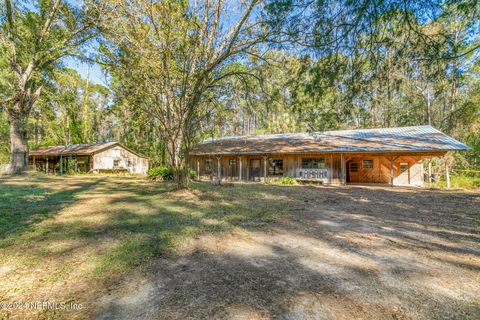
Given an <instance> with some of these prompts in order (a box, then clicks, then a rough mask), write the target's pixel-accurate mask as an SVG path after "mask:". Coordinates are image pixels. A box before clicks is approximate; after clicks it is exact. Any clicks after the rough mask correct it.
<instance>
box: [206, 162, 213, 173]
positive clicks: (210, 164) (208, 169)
mask: <svg viewBox="0 0 480 320" xmlns="http://www.w3.org/2000/svg"><path fill="white" fill-rule="evenodd" d="M212 173H213V161H212V159H205V174H212Z"/></svg>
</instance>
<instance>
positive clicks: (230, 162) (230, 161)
mask: <svg viewBox="0 0 480 320" xmlns="http://www.w3.org/2000/svg"><path fill="white" fill-rule="evenodd" d="M228 164H229V165H231V166H235V165H237V159H230V160H229V161H228Z"/></svg>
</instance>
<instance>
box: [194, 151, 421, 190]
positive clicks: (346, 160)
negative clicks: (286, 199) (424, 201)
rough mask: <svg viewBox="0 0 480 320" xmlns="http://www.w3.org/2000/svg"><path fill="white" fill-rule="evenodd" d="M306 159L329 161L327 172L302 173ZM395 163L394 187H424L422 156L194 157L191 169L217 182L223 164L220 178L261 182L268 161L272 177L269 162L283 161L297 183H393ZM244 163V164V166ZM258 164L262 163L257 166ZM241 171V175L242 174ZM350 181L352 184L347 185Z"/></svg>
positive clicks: (320, 154)
mask: <svg viewBox="0 0 480 320" xmlns="http://www.w3.org/2000/svg"><path fill="white" fill-rule="evenodd" d="M304 158H323V159H325V170H324V169H318V170H315V169H313V170H312V169H308V170H305V169H302V159H304ZM391 158H392V159H393V173H394V179H393V184H394V185H414V186H422V185H423V165H422V159H423V157H422V156H420V155H410V156H409V155H392V154H382V155H375V154H365V155H359V154H338V153H330V154H328V153H327V154H326V153H308V154H270V155H268V157H265V156H261V155H242V156H235V155H223V156H220V157H216V156H191V157H190V158H189V166H190V167H191V168H192V169H193V170H195V171H197V172H198V171H199V177H200V179H214V178H216V177H217V176H218V167H219V163H220V177H221V179H222V180H227V181H238V180H240V177H241V180H243V181H261V180H263V178H264V177H265V161H267V177H268V159H282V160H283V176H290V177H294V178H297V179H299V178H300V179H301V178H304V179H308V180H315V179H311V174H312V172H311V171H314V172H313V176H315V174H318V175H319V176H320V173H319V172H320V171H326V174H324V175H323V176H322V178H321V179H316V180H321V181H322V182H323V183H326V184H341V183H343V182H344V180H345V182H348V183H387V184H389V183H391V177H390V159H391ZM206 160H210V161H211V164H212V171H211V173H210V174H209V173H208V172H207V171H206ZM252 160H259V161H260V169H259V177H256V179H254V177H252V170H251V169H250V168H251V164H252ZM363 160H372V161H373V167H372V168H363ZM240 162H242V164H241V165H240ZM257 163H258V162H257ZM350 163H357V168H358V172H356V173H353V172H350V170H349V169H350V167H349V166H350ZM401 163H405V164H407V166H408V168H407V169H406V171H405V172H400V164H401ZM240 167H241V174H240ZM347 180H348V181H347Z"/></svg>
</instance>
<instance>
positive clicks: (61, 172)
mask: <svg viewBox="0 0 480 320" xmlns="http://www.w3.org/2000/svg"><path fill="white" fill-rule="evenodd" d="M60 174H63V156H60Z"/></svg>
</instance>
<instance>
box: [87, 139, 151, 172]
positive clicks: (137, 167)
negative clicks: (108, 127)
mask: <svg viewBox="0 0 480 320" xmlns="http://www.w3.org/2000/svg"><path fill="white" fill-rule="evenodd" d="M92 158H93V161H92V162H91V164H92V170H94V171H96V170H99V171H100V170H112V169H126V170H128V172H130V173H140V174H145V173H147V170H148V159H146V158H142V157H139V156H137V155H136V154H134V153H132V152H130V151H129V150H127V149H125V148H123V147H122V146H116V147H114V148H110V149H107V150H105V151H101V152H99V153H96V154H94V155H93V157H92ZM115 160H117V162H118V163H117V166H114V161H115Z"/></svg>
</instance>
